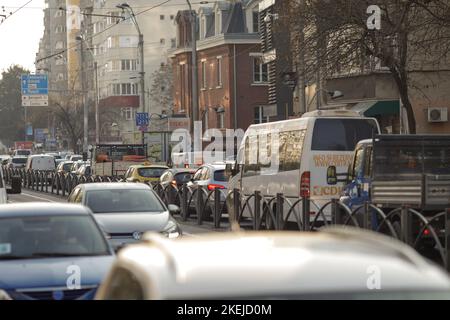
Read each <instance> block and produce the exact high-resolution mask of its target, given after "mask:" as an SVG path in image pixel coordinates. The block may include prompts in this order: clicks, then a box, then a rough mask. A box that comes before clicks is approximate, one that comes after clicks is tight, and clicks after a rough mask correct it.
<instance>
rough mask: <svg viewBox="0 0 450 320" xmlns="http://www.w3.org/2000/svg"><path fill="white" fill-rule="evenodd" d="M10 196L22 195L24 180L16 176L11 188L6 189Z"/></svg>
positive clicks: (12, 179) (13, 178) (12, 180)
mask: <svg viewBox="0 0 450 320" xmlns="http://www.w3.org/2000/svg"><path fill="white" fill-rule="evenodd" d="M6 192H7V193H8V194H20V193H22V178H20V177H17V176H14V177H12V178H11V188H10V189H6Z"/></svg>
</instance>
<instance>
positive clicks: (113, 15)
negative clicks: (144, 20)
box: [106, 12, 121, 25]
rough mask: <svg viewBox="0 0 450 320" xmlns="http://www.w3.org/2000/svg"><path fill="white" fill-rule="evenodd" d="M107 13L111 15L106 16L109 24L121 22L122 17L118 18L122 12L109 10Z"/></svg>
mask: <svg viewBox="0 0 450 320" xmlns="http://www.w3.org/2000/svg"><path fill="white" fill-rule="evenodd" d="M107 15H108V16H110V17H106V23H107V24H108V25H111V24H116V23H119V22H120V20H121V18H117V17H119V16H120V12H108V13H107Z"/></svg>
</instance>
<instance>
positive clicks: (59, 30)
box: [55, 26, 66, 33]
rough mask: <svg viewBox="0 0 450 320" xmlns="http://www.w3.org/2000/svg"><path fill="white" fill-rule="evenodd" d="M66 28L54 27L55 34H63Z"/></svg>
mask: <svg viewBox="0 0 450 320" xmlns="http://www.w3.org/2000/svg"><path fill="white" fill-rule="evenodd" d="M65 29H66V28H65V27H64V26H56V27H55V33H63V32H64V31H66V30H65Z"/></svg>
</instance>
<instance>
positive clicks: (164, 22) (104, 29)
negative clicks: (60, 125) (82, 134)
mask: <svg viewBox="0 0 450 320" xmlns="http://www.w3.org/2000/svg"><path fill="white" fill-rule="evenodd" d="M159 3H160V2H159V1H156V0H154V1H145V0H134V1H128V4H129V6H130V7H131V8H134V9H133V10H134V12H135V15H136V20H137V24H138V27H139V29H140V30H141V33H142V34H143V39H144V71H145V74H144V75H141V74H140V69H141V67H140V63H141V59H140V55H139V48H138V44H139V36H138V32H137V29H136V26H135V24H134V23H133V19H132V17H131V16H130V13H129V11H128V10H121V9H120V8H116V5H117V4H118V3H117V1H112V0H103V1H96V2H95V4H94V8H93V14H97V15H105V16H93V17H92V50H93V55H94V61H95V62H96V65H97V74H98V95H99V110H100V127H101V130H100V142H101V143H111V142H115V143H120V142H123V143H141V134H140V132H139V131H138V128H137V127H136V125H135V114H136V112H143V111H145V112H149V113H150V114H156V115H159V114H163V113H165V114H170V113H171V110H172V106H171V105H161V104H158V103H156V102H155V101H154V99H153V98H152V96H151V94H150V91H151V90H150V89H151V86H152V82H153V81H154V73H155V71H157V70H159V69H160V67H161V65H164V64H166V63H167V60H168V56H167V50H168V49H169V48H170V47H172V46H173V43H174V41H175V25H174V19H175V13H176V11H177V10H178V9H177V8H176V7H173V6H158V4H159ZM152 7H154V8H152ZM113 8H115V9H113ZM142 8H145V9H149V10H146V11H145V12H144V13H141V14H140V12H141V11H143V10H142ZM150 8H152V9H151V10H150ZM174 12H175V13H174ZM121 17H123V18H121ZM141 76H144V80H145V92H144V95H145V101H146V102H145V108H144V107H143V106H140V99H139V96H140V94H141V89H140V79H141ZM158 121H164V119H159V117H152V118H151V123H152V124H153V123H156V122H158ZM151 128H152V127H151ZM151 128H150V129H149V130H151Z"/></svg>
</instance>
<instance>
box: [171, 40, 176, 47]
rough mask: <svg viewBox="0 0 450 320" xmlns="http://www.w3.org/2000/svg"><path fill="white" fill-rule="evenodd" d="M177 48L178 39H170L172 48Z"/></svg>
mask: <svg viewBox="0 0 450 320" xmlns="http://www.w3.org/2000/svg"><path fill="white" fill-rule="evenodd" d="M176 46H177V39H176V38H172V39H170V47H171V48H175V47H176Z"/></svg>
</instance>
